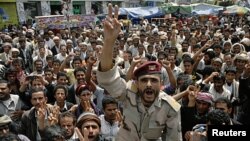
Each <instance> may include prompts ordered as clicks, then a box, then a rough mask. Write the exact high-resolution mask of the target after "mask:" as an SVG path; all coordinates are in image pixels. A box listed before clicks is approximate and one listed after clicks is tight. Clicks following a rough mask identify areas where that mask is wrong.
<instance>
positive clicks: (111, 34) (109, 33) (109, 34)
mask: <svg viewBox="0 0 250 141" xmlns="http://www.w3.org/2000/svg"><path fill="white" fill-rule="evenodd" d="M118 11H119V8H118V6H117V5H116V6H115V12H114V18H113V16H112V12H113V7H112V4H111V3H110V4H109V5H108V16H107V18H106V19H105V20H104V21H103V26H104V40H105V41H111V42H115V40H116V38H117V37H118V35H119V33H120V31H121V24H120V23H119V21H118Z"/></svg>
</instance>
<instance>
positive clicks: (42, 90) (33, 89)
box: [30, 88, 47, 97]
mask: <svg viewBox="0 0 250 141" xmlns="http://www.w3.org/2000/svg"><path fill="white" fill-rule="evenodd" d="M37 92H43V94H44V97H47V95H46V92H45V90H44V88H32V89H31V90H30V93H31V97H32V94H34V93H37Z"/></svg>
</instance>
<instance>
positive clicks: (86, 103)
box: [84, 100, 94, 113]
mask: <svg viewBox="0 0 250 141" xmlns="http://www.w3.org/2000/svg"><path fill="white" fill-rule="evenodd" d="M84 111H85V112H91V113H94V110H93V108H92V107H91V104H90V102H89V101H88V100H87V101H84Z"/></svg>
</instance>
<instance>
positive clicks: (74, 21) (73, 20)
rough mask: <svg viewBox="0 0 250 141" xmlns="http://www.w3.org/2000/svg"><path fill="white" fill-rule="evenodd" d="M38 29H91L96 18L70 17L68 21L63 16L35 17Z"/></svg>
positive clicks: (91, 16)
mask: <svg viewBox="0 0 250 141" xmlns="http://www.w3.org/2000/svg"><path fill="white" fill-rule="evenodd" d="M35 19H36V23H37V28H38V29H45V28H49V29H65V28H72V27H93V26H94V25H95V21H96V17H95V16H94V15H71V16H69V20H67V19H66V18H65V16H64V15H51V16H36V17H35Z"/></svg>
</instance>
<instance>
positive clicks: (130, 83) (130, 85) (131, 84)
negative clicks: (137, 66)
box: [127, 81, 138, 94]
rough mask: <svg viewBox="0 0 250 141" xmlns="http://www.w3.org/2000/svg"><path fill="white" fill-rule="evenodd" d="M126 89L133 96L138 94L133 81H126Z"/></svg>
mask: <svg viewBox="0 0 250 141" xmlns="http://www.w3.org/2000/svg"><path fill="white" fill-rule="evenodd" d="M127 89H128V90H129V91H130V92H132V93H135V94H136V93H137V92H138V89H137V86H136V85H135V82H134V81H128V82H127Z"/></svg>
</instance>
